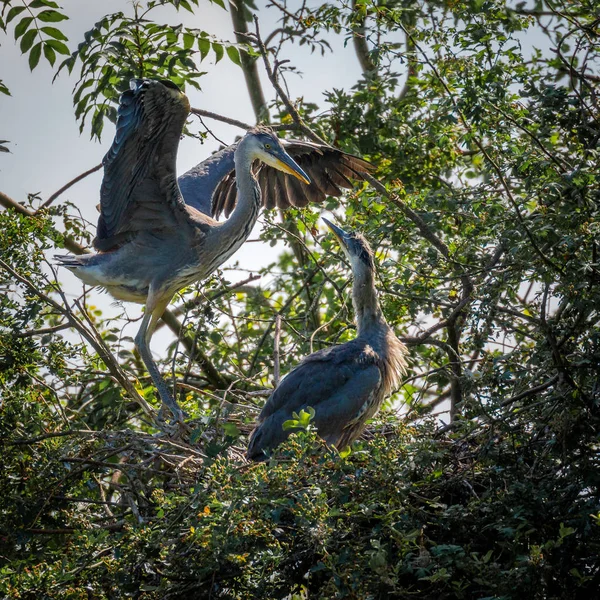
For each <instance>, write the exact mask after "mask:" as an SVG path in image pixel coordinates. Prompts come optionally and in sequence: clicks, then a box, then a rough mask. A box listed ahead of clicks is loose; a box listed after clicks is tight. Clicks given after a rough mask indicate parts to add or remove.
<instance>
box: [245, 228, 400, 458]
mask: <svg viewBox="0 0 600 600" xmlns="http://www.w3.org/2000/svg"><path fill="white" fill-rule="evenodd" d="M323 220H324V221H325V223H327V225H328V226H329V228H330V229H331V230H332V231H333V233H334V234H335V236H336V237H337V239H338V240H339V242H340V245H341V247H342V250H343V251H344V253H345V254H346V256H347V257H348V259H349V261H350V265H351V267H352V275H353V278H354V282H353V286H352V304H353V306H354V312H355V315H356V324H357V330H358V335H357V336H356V338H355V339H353V340H352V341H351V342H346V343H345V344H342V345H340V346H334V347H332V348H326V349H324V350H319V351H318V352H314V353H313V354H311V355H309V356H307V357H306V358H305V359H304V360H302V362H301V363H300V364H299V365H298V366H297V367H295V368H294V369H293V370H292V371H291V372H290V373H289V374H288V375H287V376H286V377H285V378H284V379H283V380H282V382H281V384H280V385H279V387H278V388H277V389H276V390H275V391H274V392H273V394H271V396H270V398H269V399H268V400H267V403H266V404H265V406H264V408H263V409H262V412H261V413H260V415H259V417H258V425H257V426H256V428H255V429H254V431H253V432H252V434H251V436H250V443H249V446H248V452H247V456H248V458H250V459H253V460H261V459H263V458H264V457H265V452H268V451H270V450H272V449H273V448H275V447H276V446H277V445H279V444H280V443H281V442H283V441H284V440H285V439H286V438H287V437H288V436H289V434H290V433H291V431H290V430H285V431H284V429H283V423H284V422H285V421H287V420H288V419H292V413H294V412H299V411H300V410H302V409H306V408H307V407H308V406H311V407H312V408H313V409H314V410H315V416H314V424H315V426H316V428H317V431H318V432H319V435H320V436H321V437H322V438H323V439H324V440H325V441H326V442H327V443H328V444H331V445H334V446H336V447H337V448H339V449H340V450H342V449H343V448H345V447H346V446H348V445H350V444H351V443H352V442H353V441H354V440H355V439H356V438H358V436H359V435H360V434H361V433H362V431H363V429H364V427H365V423H366V421H367V420H368V419H370V418H371V417H372V416H373V415H374V414H375V413H376V412H377V410H378V409H379V407H380V406H381V403H382V402H383V400H384V399H385V398H386V397H387V396H388V395H389V394H391V393H392V392H393V391H394V390H395V389H396V387H397V386H398V384H399V382H400V378H401V377H402V375H403V374H404V373H405V372H406V346H405V345H404V344H403V343H402V342H401V341H400V340H399V339H398V338H397V337H396V336H395V335H394V332H393V331H392V329H391V328H390V327H389V325H388V324H387V323H386V320H385V317H384V316H383V313H382V312H381V308H380V306H379V302H378V300H377V293H376V291H375V282H374V271H375V267H374V264H373V253H372V251H371V248H370V247H369V244H368V243H367V241H366V239H365V238H364V237H363V236H362V235H360V234H357V233H346V232H345V231H344V230H343V229H340V228H339V227H337V226H336V225H334V224H333V223H330V222H329V221H327V220H326V219H323Z"/></svg>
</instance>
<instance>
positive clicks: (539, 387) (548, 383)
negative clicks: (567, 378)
mask: <svg viewBox="0 0 600 600" xmlns="http://www.w3.org/2000/svg"><path fill="white" fill-rule="evenodd" d="M558 379H559V376H558V375H555V376H554V377H552V378H551V379H548V381H546V382H544V383H541V384H540V385H537V386H535V387H532V388H530V389H528V390H525V391H524V392H521V393H520V394H517V395H516V396H513V397H512V398H507V399H506V400H504V401H502V402H501V403H500V406H502V407H504V406H508V405H509V404H513V403H514V402H518V401H519V400H522V399H523V398H527V397H528V396H535V394H538V393H539V392H543V391H544V390H547V389H548V388H549V387H552V386H553V385H554V384H555V383H556V382H557V381H558Z"/></svg>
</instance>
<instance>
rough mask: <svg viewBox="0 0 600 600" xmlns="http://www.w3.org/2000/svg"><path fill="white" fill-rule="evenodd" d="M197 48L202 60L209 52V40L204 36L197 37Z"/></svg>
mask: <svg viewBox="0 0 600 600" xmlns="http://www.w3.org/2000/svg"><path fill="white" fill-rule="evenodd" d="M198 50H200V60H204V59H205V58H206V55H207V54H208V53H209V52H210V40H209V39H208V38H205V37H201V38H198Z"/></svg>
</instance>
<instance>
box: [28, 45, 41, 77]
mask: <svg viewBox="0 0 600 600" xmlns="http://www.w3.org/2000/svg"><path fill="white" fill-rule="evenodd" d="M41 55H42V42H38V43H37V44H36V45H35V46H34V47H33V48H32V49H31V52H30V54H29V68H30V69H31V70H32V71H33V70H34V69H35V68H36V67H37V65H38V63H39V62H40V56H41Z"/></svg>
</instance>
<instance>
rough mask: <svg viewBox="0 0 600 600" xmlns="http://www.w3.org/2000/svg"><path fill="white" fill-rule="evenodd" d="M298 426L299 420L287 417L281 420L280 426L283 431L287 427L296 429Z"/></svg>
mask: <svg viewBox="0 0 600 600" xmlns="http://www.w3.org/2000/svg"><path fill="white" fill-rule="evenodd" d="M299 427H300V421H298V419H288V420H287V421H284V422H283V425H282V428H283V430H284V431H287V430H288V429H298V428H299Z"/></svg>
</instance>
